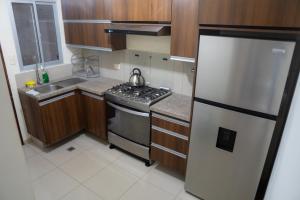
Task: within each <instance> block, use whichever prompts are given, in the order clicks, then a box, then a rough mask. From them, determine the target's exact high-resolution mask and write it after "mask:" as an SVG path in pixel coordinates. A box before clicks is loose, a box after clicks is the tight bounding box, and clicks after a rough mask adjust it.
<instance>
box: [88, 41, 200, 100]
mask: <svg viewBox="0 0 300 200" xmlns="http://www.w3.org/2000/svg"><path fill="white" fill-rule="evenodd" d="M143 37H145V36H143ZM145 40H147V38H145ZM167 44H168V43H166V44H165V45H164V46H167ZM145 46H147V45H145ZM131 48H133V49H138V48H139V46H137V44H136V45H131ZM164 48H165V47H162V49H164ZM148 50H150V51H152V50H153V49H151V48H148ZM83 54H84V55H99V56H100V66H101V68H100V73H101V76H104V77H109V78H114V79H118V80H123V81H128V80H129V77H130V72H131V71H132V69H133V68H134V67H138V68H140V69H141V71H142V75H143V76H144V77H145V80H146V82H148V83H149V84H150V85H151V86H153V87H161V86H162V87H168V88H171V89H172V90H173V92H175V93H178V94H183V95H187V96H191V95H192V88H193V77H194V73H193V72H192V68H193V66H194V64H190V63H183V62H178V61H171V60H169V57H170V55H169V54H163V53H151V52H143V51H136V50H125V51H116V52H108V53H107V52H100V51H90V50H84V51H83ZM135 55H139V56H135ZM164 58H167V59H168V60H167V61H165V60H163V59H164ZM119 64H120V69H116V68H115V67H114V66H115V65H119Z"/></svg>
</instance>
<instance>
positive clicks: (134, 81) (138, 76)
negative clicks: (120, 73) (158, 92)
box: [129, 68, 145, 86]
mask: <svg viewBox="0 0 300 200" xmlns="http://www.w3.org/2000/svg"><path fill="white" fill-rule="evenodd" d="M129 83H130V84H131V85H132V86H144V85H145V79H144V77H143V76H142V72H141V70H140V69H139V68H134V69H133V70H132V72H131V76H130V78H129Z"/></svg>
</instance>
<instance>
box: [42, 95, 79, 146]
mask: <svg viewBox="0 0 300 200" xmlns="http://www.w3.org/2000/svg"><path fill="white" fill-rule="evenodd" d="M39 109H40V115H41V119H42V124H43V132H44V135H45V144H46V145H51V144H55V143H57V142H59V141H61V140H62V139H64V138H67V137H68V136H70V135H73V134H75V133H78V132H79V131H81V130H82V128H83V122H82V119H81V108H80V95H79V94H77V93H75V92H70V93H67V94H64V95H61V96H58V97H54V98H51V99H49V100H46V101H42V102H39Z"/></svg>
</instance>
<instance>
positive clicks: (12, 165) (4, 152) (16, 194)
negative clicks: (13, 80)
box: [0, 59, 34, 200]
mask: <svg viewBox="0 0 300 200" xmlns="http://www.w3.org/2000/svg"><path fill="white" fill-rule="evenodd" d="M0 102H1V104H0V110H1V113H0V127H1V130H0V135H1V139H0V160H1V163H0V199H1V200H34V195H33V190H32V186H31V182H30V179H29V174H28V168H27V166H26V163H25V157H24V152H23V149H22V147H21V143H20V139H19V135H18V130H17V126H16V121H15V118H14V114H13V109H12V104H11V102H10V98H9V93H8V87H7V84H6V80H5V76H4V70H3V66H2V61H1V59H0Z"/></svg>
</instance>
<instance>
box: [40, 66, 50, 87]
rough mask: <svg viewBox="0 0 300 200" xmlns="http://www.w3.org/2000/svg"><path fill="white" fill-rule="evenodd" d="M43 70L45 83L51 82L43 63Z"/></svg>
mask: <svg viewBox="0 0 300 200" xmlns="http://www.w3.org/2000/svg"><path fill="white" fill-rule="evenodd" d="M41 72H42V80H43V83H44V84H45V83H49V81H50V80H49V75H48V72H47V71H46V70H45V68H44V67H43V65H41Z"/></svg>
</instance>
